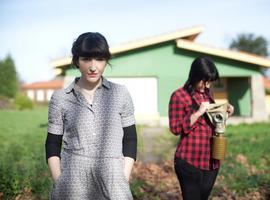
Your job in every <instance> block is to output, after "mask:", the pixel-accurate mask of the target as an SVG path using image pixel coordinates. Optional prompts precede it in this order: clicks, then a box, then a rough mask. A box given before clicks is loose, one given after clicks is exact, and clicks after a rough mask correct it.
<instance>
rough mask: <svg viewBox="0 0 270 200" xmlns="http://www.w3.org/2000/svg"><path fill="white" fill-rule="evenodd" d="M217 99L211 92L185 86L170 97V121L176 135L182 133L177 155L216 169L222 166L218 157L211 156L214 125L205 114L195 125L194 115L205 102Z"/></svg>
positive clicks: (201, 166) (196, 165)
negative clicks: (193, 89)
mask: <svg viewBox="0 0 270 200" xmlns="http://www.w3.org/2000/svg"><path fill="white" fill-rule="evenodd" d="M205 101H208V102H214V100H213V98H212V97H211V96H210V95H209V92H208V93H199V92H197V91H196V92H194V94H193V96H192V97H191V96H190V94H189V93H188V92H187V91H186V90H184V89H183V88H179V89H178V90H176V91H175V92H174V93H173V94H172V96H171V99H170V104H169V122H170V130H171V132H172V133H174V134H175V135H180V136H181V137H180V141H179V143H178V146H177V149H176V152H175V157H176V158H181V159H183V160H185V161H187V162H188V163H190V164H191V165H193V166H195V167H197V168H200V169H203V170H212V169H216V168H219V166H220V164H219V161H218V160H214V159H212V158H211V138H212V136H213V134H214V127H213V126H212V125H211V124H210V123H209V122H208V119H206V116H205V115H203V116H201V117H199V118H198V120H197V121H196V122H195V123H194V124H193V125H192V126H191V125H190V116H191V115H192V114H193V113H195V112H196V111H197V110H198V108H199V105H200V104H201V103H202V102H205Z"/></svg>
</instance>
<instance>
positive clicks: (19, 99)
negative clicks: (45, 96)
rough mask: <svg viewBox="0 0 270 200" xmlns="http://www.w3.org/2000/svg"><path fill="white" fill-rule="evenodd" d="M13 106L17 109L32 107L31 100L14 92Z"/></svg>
mask: <svg viewBox="0 0 270 200" xmlns="http://www.w3.org/2000/svg"><path fill="white" fill-rule="evenodd" d="M14 106H15V108H16V109H18V110H24V109H33V102H32V101H31V100H30V99H29V98H28V97H26V96H25V95H23V94H19V93H18V94H16V97H15V100H14Z"/></svg>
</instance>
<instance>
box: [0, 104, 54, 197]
mask: <svg viewBox="0 0 270 200" xmlns="http://www.w3.org/2000/svg"><path fill="white" fill-rule="evenodd" d="M0 122H1V126H0V133H1V134H0V147H1V151H0V191H2V192H3V193H4V194H3V195H4V199H8V198H10V197H12V196H16V195H18V194H19V193H20V192H21V191H22V190H25V189H27V188H29V189H31V191H32V193H33V194H34V195H35V196H36V198H37V199H47V198H48V194H49V190H50V184H51V182H50V179H49V173H48V170H47V166H46V162H45V154H44V141H45V137H46V129H47V109H46V108H39V109H37V110H25V111H13V110H10V111H9V110H4V111H0Z"/></svg>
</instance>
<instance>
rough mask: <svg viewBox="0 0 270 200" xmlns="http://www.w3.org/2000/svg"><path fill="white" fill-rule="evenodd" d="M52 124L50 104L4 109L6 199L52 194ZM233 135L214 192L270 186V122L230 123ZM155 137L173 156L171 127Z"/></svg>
mask: <svg viewBox="0 0 270 200" xmlns="http://www.w3.org/2000/svg"><path fill="white" fill-rule="evenodd" d="M144 128H145V127H141V126H139V127H138V132H139V156H140V155H142V154H143V153H144V150H145V147H146V146H147V143H146V142H145V141H144V139H143V138H144V136H143V134H142V132H143V130H144ZM46 130H47V108H44V107H43V108H42V107H40V108H38V109H35V110H32V111H30V110H26V111H3V110H1V111H0V147H1V150H0V199H10V198H11V197H13V198H14V197H16V196H17V197H18V195H23V194H29V195H31V196H32V197H35V198H36V199H48V194H49V191H50V187H51V181H50V178H49V177H50V176H49V173H48V169H47V165H46V162H45V154H44V141H45V137H46ZM227 137H228V140H229V144H228V153H227V156H226V159H225V161H224V163H223V165H222V168H221V172H220V175H219V177H218V180H217V184H216V187H215V190H214V191H213V195H218V194H219V193H221V192H224V191H230V192H232V193H235V194H239V195H241V194H245V193H247V192H249V191H254V190H257V189H258V188H262V187H263V188H265V189H266V190H268V192H269V191H270V167H269V166H270V145H269V142H270V123H260V124H253V125H245V124H243V125H239V126H229V127H228V128H227ZM152 142H154V143H156V144H157V145H156V146H157V148H156V149H154V150H153V153H154V154H157V155H159V156H160V158H161V159H163V160H170V159H172V157H173V155H172V154H173V151H174V148H175V144H176V142H177V137H175V136H173V135H172V134H170V133H169V131H168V129H166V128H164V129H163V132H162V134H161V135H160V136H159V137H157V138H155V139H154V140H152ZM132 185H134V184H132ZM135 186H136V185H135ZM135 186H134V187H135ZM141 186H143V182H142V183H141V185H139V187H141ZM136 187H137V188H136V192H138V191H139V189H138V186H136ZM139 195H143V194H139ZM32 197H31V198H32ZM26 199H27V198H26ZM155 199H159V198H158V197H157V198H155Z"/></svg>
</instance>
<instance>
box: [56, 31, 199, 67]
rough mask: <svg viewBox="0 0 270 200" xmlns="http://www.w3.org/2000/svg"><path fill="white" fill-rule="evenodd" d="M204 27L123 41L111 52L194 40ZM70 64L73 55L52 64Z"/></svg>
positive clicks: (111, 49)
mask: <svg viewBox="0 0 270 200" xmlns="http://www.w3.org/2000/svg"><path fill="white" fill-rule="evenodd" d="M203 29H204V28H203V26H194V27H190V28H183V29H179V30H177V31H174V32H171V33H167V34H162V35H158V36H153V37H149V38H145V39H141V40H136V41H133V42H127V43H123V44H120V45H118V46H115V47H110V52H111V54H112V55H115V54H119V53H122V52H126V51H130V50H134V49H138V48H142V47H146V46H151V45H154V44H159V43H163V42H168V41H172V40H176V39H179V38H188V40H191V41H193V40H195V38H196V37H197V36H198V35H199V34H200V33H201V32H202V31H203ZM69 64H71V57H65V58H61V59H56V60H53V61H52V62H51V65H52V66H54V67H55V68H57V67H62V66H65V65H69Z"/></svg>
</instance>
